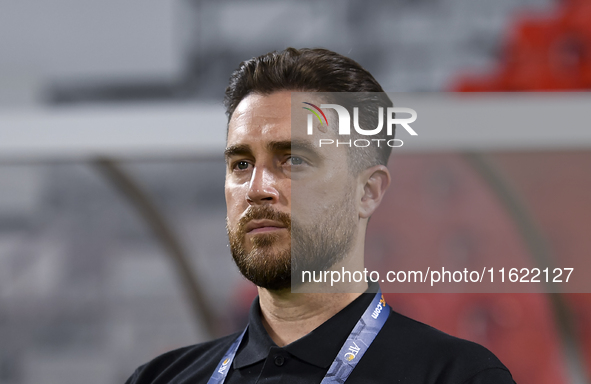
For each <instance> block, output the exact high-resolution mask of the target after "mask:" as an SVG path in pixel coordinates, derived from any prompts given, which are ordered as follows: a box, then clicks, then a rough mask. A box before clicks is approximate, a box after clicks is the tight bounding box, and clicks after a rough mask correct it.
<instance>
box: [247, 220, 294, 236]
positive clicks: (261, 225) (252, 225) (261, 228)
mask: <svg viewBox="0 0 591 384" xmlns="http://www.w3.org/2000/svg"><path fill="white" fill-rule="evenodd" d="M283 228H286V227H285V225H284V224H282V223H281V222H279V221H275V220H266V219H265V220H251V221H249V222H248V224H246V226H245V227H244V230H245V232H246V233H251V234H252V233H260V232H268V231H275V230H278V229H283Z"/></svg>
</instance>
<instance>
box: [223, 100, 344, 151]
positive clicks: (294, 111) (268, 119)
mask: <svg viewBox="0 0 591 384" xmlns="http://www.w3.org/2000/svg"><path fill="white" fill-rule="evenodd" d="M302 101H312V102H313V103H315V104H316V105H320V104H322V101H321V100H320V99H319V98H314V97H313V95H312V97H311V93H300V92H290V91H280V92H275V93H272V94H270V95H261V94H258V93H251V94H249V95H248V96H246V97H245V98H244V99H242V101H241V102H240V103H239V104H238V106H237V107H236V109H235V110H234V113H233V114H232V118H231V119H230V121H229V123H228V139H227V146H230V145H234V144H239V143H240V142H242V141H245V140H248V141H256V140H269V141H279V140H294V141H296V140H297V141H300V142H301V141H310V142H311V143H317V142H318V138H319V137H320V138H322V137H324V136H326V137H329V138H332V136H333V132H327V130H326V128H325V127H322V126H320V130H316V129H315V132H314V135H313V136H308V135H307V134H306V129H305V127H306V119H307V112H306V111H304V110H303V109H302V108H301V106H302ZM329 119H330V117H329ZM314 125H315V127H316V126H317V125H318V124H317V122H316V121H314ZM292 127H296V129H292ZM297 128H301V129H297ZM329 131H330V130H329ZM318 135H320V136H318Z"/></svg>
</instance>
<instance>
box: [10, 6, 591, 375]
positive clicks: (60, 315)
mask: <svg viewBox="0 0 591 384" xmlns="http://www.w3.org/2000/svg"><path fill="white" fill-rule="evenodd" d="M287 46H295V47H324V48H328V49H332V50H335V51H337V52H340V53H342V54H345V55H348V56H350V57H352V58H353V59H355V60H357V61H358V62H360V63H361V64H362V65H363V66H365V67H366V68H367V69H368V70H369V71H370V72H372V74H374V76H375V77H376V78H377V79H378V81H379V82H380V83H381V84H382V85H383V87H384V89H385V90H387V91H393V92H449V91H452V92H456V91H461V92H523V91H529V92H545V91H562V92H587V91H589V90H590V89H591V2H590V1H587V0H579V1H577V0H568V1H567V0H564V1H550V0H497V1H474V0H395V1H384V0H368V1H360V0H348V1H343V2H337V1H324V2H312V1H300V2H296V1H284V2H270V1H248V2H244V1H237V0H234V1H218V2H216V1H211V0H210V1H207V0H166V1H146V0H141V1H140V0H127V1H125V2H121V1H114V0H103V1H101V2H99V1H77V0H46V1H43V2H38V1H32V0H20V1H9V0H4V1H2V2H0V384H39V383H43V384H53V383H55V384H68V383H81V382H84V383H86V384H93V383H97V384H98V383H122V382H124V381H125V380H126V379H127V377H128V376H129V375H131V373H132V372H133V370H134V369H135V368H136V367H137V366H138V365H140V364H142V363H144V362H146V361H147V360H149V359H151V358H153V357H155V356H156V355H158V354H160V353H163V352H165V351H167V350H170V349H173V348H177V347H181V346H184V345H188V344H193V343H197V342H201V341H205V340H207V339H209V338H211V337H214V336H218V335H221V334H225V333H229V332H232V331H234V330H237V329H239V328H242V327H243V326H244V324H245V319H246V317H245V316H246V315H247V311H248V308H249V306H250V301H251V299H252V297H254V295H255V290H254V287H253V286H252V285H250V284H249V283H248V282H246V281H245V280H244V279H242V278H241V277H240V276H239V274H238V272H237V270H236V268H235V267H234V265H233V263H232V261H231V257H230V254H229V251H228V248H227V239H226V235H225V228H224V218H225V202H224V197H223V192H222V191H223V173H224V163H223V159H222V156H221V152H222V148H223V143H224V136H225V117H224V114H223V108H222V106H221V99H222V97H223V91H224V89H225V87H226V83H227V80H228V77H229V75H230V73H231V72H232V70H233V69H235V68H236V67H237V65H238V63H239V62H240V61H242V60H245V59H248V58H250V57H253V56H257V55H259V54H262V53H265V52H268V51H271V50H276V49H283V48H285V47H287ZM524 97H526V96H524ZM590 100H591V99H590ZM589 105H591V104H589ZM540 113H552V111H540ZM585 123H586V122H584V121H569V120H568V117H566V120H565V124H566V125H579V126H582V127H584V125H585ZM559 136H560V128H558V129H557V130H556V137H559ZM474 140H476V141H475V142H474V143H473V144H474V145H475V147H479V148H486V143H478V135H475V136H474ZM481 144H482V145H481ZM468 149H470V148H468ZM479 164H480V165H482V164H486V167H488V168H486V169H488V170H494V175H493V176H494V177H493V179H491V177H490V174H487V173H486V170H484V171H483V168H482V167H481V166H479ZM390 167H391V168H392V172H393V175H394V185H393V188H392V191H391V192H390V194H389V195H388V198H387V204H384V208H383V209H382V211H380V213H379V214H377V215H376V218H375V219H374V220H372V223H371V225H372V227H373V228H372V229H371V230H370V231H369V236H370V237H369V239H370V242H369V244H368V247H367V253H368V254H369V255H371V256H372V263H374V264H373V265H374V266H375V267H376V268H378V267H379V269H400V265H404V262H405V260H408V259H409V258H412V255H416V254H430V255H433V257H434V260H439V261H441V260H443V261H445V262H451V263H454V262H455V263H458V265H463V264H462V263H466V262H468V263H478V262H482V261H483V260H491V259H494V258H495V257H496V256H498V257H499V258H502V259H504V260H516V259H519V260H522V261H523V263H525V264H528V263H529V264H531V263H534V264H535V255H534V254H535V252H536V251H535V249H534V250H532V248H531V247H528V241H527V239H524V237H523V233H521V232H520V224H519V223H518V222H516V220H515V218H516V217H518V215H519V214H520V213H523V212H527V213H528V215H529V218H530V219H531V221H532V222H533V224H532V225H533V226H534V227H535V231H536V233H538V235H539V237H540V238H541V239H543V241H544V246H545V249H547V250H548V254H549V255H550V257H560V258H562V259H567V260H571V262H572V263H574V264H576V263H580V264H581V265H582V266H581V268H583V265H584V264H583V262H584V261H585V259H586V258H587V257H588V255H589V253H590V251H591V242H590V241H589V234H590V228H591V140H587V141H585V140H576V141H574V142H573V141H572V140H571V141H570V142H568V143H567V144H561V145H557V146H552V144H551V143H550V142H549V141H547V142H545V143H544V145H540V146H535V145H534V146H532V145H531V143H528V142H516V143H512V145H507V146H506V147H503V146H502V145H501V146H498V145H497V146H495V147H494V148H488V149H487V150H480V151H477V152H473V151H467V148H465V147H458V148H456V149H454V148H449V147H446V148H437V147H436V146H435V147H431V148H428V149H427V148H426V149H423V150H420V149H419V150H415V151H408V152H403V153H400V154H395V155H394V156H393V158H392V160H391V164H390ZM499 183H500V184H502V186H503V187H504V188H505V189H506V190H510V191H511V194H512V195H511V196H513V197H514V198H515V199H516V200H515V201H518V202H519V205H518V209H517V211H519V212H516V211H515V210H514V211H511V209H507V205H506V204H504V203H503V199H502V196H500V193H499V190H498V188H497V189H495V185H498V184H499ZM513 208H515V207H513ZM490 212H493V213H494V214H489V213H490ZM522 224H523V223H522ZM530 224H531V223H530ZM411 227H412V228H421V231H420V236H417V235H416V231H410V228H411ZM372 236H373V237H372ZM538 240H539V239H538ZM387 299H388V301H389V302H390V303H391V304H392V306H393V307H394V308H395V309H396V310H398V311H400V312H401V313H403V314H407V315H409V316H411V317H414V318H416V319H418V320H420V321H424V322H426V323H428V324H430V325H433V326H435V327H437V328H440V329H442V330H444V331H446V332H448V333H451V334H454V335H457V336H460V337H463V338H466V339H470V340H474V341H477V342H479V343H482V344H484V345H485V346H487V347H488V348H489V349H491V350H492V351H493V352H495V353H496V354H497V355H498V356H499V357H500V358H501V360H502V361H503V362H504V363H505V364H506V365H507V366H508V367H509V368H510V369H511V371H512V373H513V375H514V378H515V380H516V382H518V383H520V384H523V383H536V384H539V383H552V384H556V383H589V382H590V381H589V380H590V379H589V378H591V295H589V294H580V293H577V294H561V295H548V294H533V293H532V294H507V293H503V294H420V293H416V294H390V295H388V298H387Z"/></svg>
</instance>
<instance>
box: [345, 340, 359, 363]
mask: <svg viewBox="0 0 591 384" xmlns="http://www.w3.org/2000/svg"><path fill="white" fill-rule="evenodd" d="M360 349H361V348H359V347H358V346H357V344H355V342H354V341H353V345H350V346H349V349H348V352H347V353H345V359H347V360H348V361H351V360H353V359H354V358H356V357H357V354H358V353H359V350H360Z"/></svg>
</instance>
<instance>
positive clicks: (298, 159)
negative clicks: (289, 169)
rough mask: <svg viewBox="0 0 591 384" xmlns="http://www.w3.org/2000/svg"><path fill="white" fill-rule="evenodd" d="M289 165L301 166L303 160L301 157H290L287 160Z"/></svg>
mask: <svg viewBox="0 0 591 384" xmlns="http://www.w3.org/2000/svg"><path fill="white" fill-rule="evenodd" d="M289 164H290V165H302V164H304V160H303V159H302V158H301V157H297V156H291V157H290V158H289Z"/></svg>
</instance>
